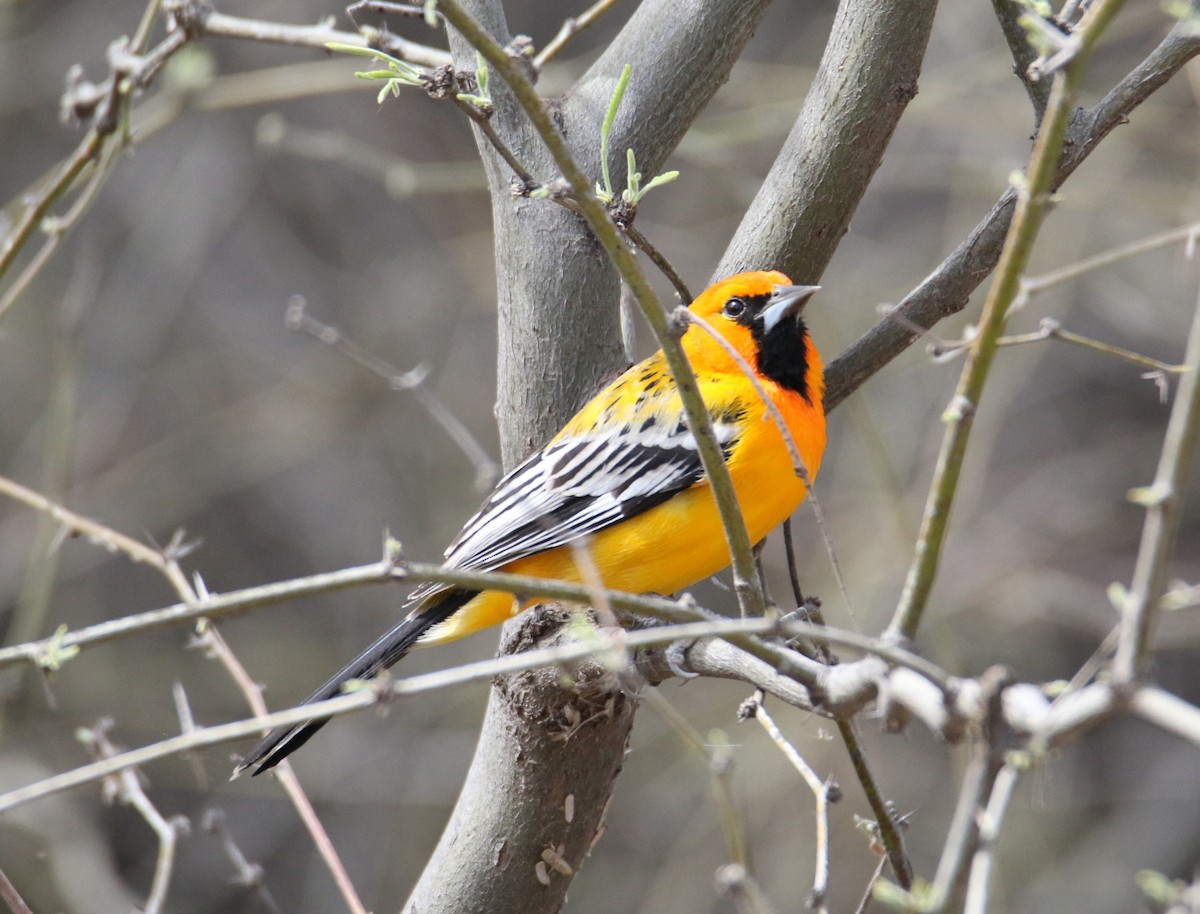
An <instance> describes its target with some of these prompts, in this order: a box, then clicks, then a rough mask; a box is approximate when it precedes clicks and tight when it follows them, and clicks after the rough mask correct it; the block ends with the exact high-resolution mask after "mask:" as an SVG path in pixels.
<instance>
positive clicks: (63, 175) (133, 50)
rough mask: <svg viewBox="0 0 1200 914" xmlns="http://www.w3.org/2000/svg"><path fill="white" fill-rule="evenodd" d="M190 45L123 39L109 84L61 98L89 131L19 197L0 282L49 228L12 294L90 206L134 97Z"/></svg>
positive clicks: (79, 87)
mask: <svg viewBox="0 0 1200 914" xmlns="http://www.w3.org/2000/svg"><path fill="white" fill-rule="evenodd" d="M158 2H159V0H150V4H149V6H148V7H147V12H146V15H144V16H143V19H142V26H143V27H142V28H139V32H138V40H139V41H142V40H144V37H145V34H146V28H145V23H146V18H147V16H148V15H149V14H150V12H151V11H152V10H154V9H157V6H158ZM188 41H189V37H188V35H187V34H186V33H185V31H184V30H183V29H181V28H174V29H171V30H170V31H168V33H167V35H166V36H165V37H164V38H163V40H162V41H161V42H159V43H158V44H157V45H156V46H155V47H154V48H152V49H151V50H150V51H148V52H146V53H145V54H141V53H139V51H140V49H141V45H140V44H134V43H131V42H129V41H127V40H126V39H120V40H118V41H116V42H113V44H112V45H110V46H109V51H108V59H109V69H110V71H111V72H110V74H109V76H108V79H106V80H105V81H104V83H102V84H101V85H99V86H92V85H90V84H82V83H80V82H79V81H78V80H76V83H75V85H73V86H72V87H71V88H70V89H69V90H68V93H67V98H66V99H64V102H63V105H64V108H65V109H66V110H67V111H68V112H69V113H70V116H71V117H74V118H80V119H83V118H91V120H92V126H91V128H90V129H89V130H88V132H87V135H86V136H85V137H84V138H83V140H82V141H81V142H80V144H79V145H78V146H77V147H76V149H75V152H74V153H72V155H71V156H70V158H68V159H67V160H66V161H65V162H64V163H63V164H62V165H61V166H60V167H59V168H58V170H57V172H55V174H54V175H53V176H52V177H51V178H49V179H48V180H47V181H45V182H44V183H43V184H41V185H40V186H38V187H37V188H36V189H31V190H29V191H27V192H26V193H25V194H23V195H22V198H21V199H22V203H23V205H24V208H23V210H22V212H21V215H20V217H19V218H18V219H17V221H16V224H15V225H14V226H13V228H12V230H11V231H9V232H8V233H7V234H6V235H5V237H4V240H3V242H2V243H0V279H3V278H4V276H5V275H6V274H7V273H8V270H9V269H10V267H11V266H12V265H13V263H14V262H15V261H16V258H17V256H18V255H19V254H20V253H21V251H22V250H23V249H24V247H25V245H26V244H27V243H28V242H29V240H30V239H31V238H32V237H33V234H34V233H35V232H37V231H39V230H43V229H44V228H45V227H47V226H48V227H49V228H50V229H51V232H50V237H49V238H48V239H47V242H46V246H45V247H44V248H43V250H42V251H41V252H39V255H38V256H35V258H34V260H33V261H32V262H31V264H30V267H29V268H27V269H26V270H25V271H24V273H23V274H22V275H21V276H20V277H18V279H17V281H16V282H15V283H14V288H15V289H16V292H19V291H20V290H21V289H23V288H24V287H25V286H26V285H27V284H28V283H29V281H30V280H31V279H32V276H33V274H34V272H36V269H40V268H41V267H42V265H44V264H45V263H46V262H47V261H48V260H49V257H50V254H51V253H53V251H54V250H55V248H57V246H58V242H59V239H60V238H61V234H62V232H64V231H66V229H67V228H69V227H70V226H72V225H74V223H75V222H77V221H78V219H79V217H80V216H81V215H82V213H83V212H84V211H85V210H86V209H87V207H88V205H89V204H90V203H91V201H92V200H93V199H94V198H95V195H96V192H97V191H98V189H99V187H100V186H101V184H102V183H103V180H104V178H105V177H107V174H108V172H109V169H108V168H107V167H106V166H105V162H106V161H111V157H112V153H111V151H110V142H111V141H112V140H113V138H114V136H116V139H117V145H118V146H122V145H124V144H125V143H126V142H127V141H128V136H127V132H126V131H125V129H124V128H125V127H126V125H127V120H128V112H129V104H130V100H131V99H132V98H133V96H134V94H135V93H136V92H137V91H138V90H140V89H143V88H145V86H146V85H148V84H149V83H150V82H152V81H153V79H154V78H155V77H156V76H157V75H158V73H159V72H160V71H161V70H162V68H163V66H164V65H165V64H166V62H167V60H169V59H170V57H171V56H172V55H174V54H175V53H177V52H178V51H179V50H181V49H182V48H183V47H184V46H185V45H186V44H187V43H188ZM93 166H94V167H95V173H96V176H95V179H94V180H93V181H91V182H89V184H88V186H87V187H86V188H85V190H84V192H83V193H82V194H81V195H80V197H79V199H78V200H77V201H76V203H75V204H74V206H73V207H72V208H71V211H70V212H69V213H68V214H67V215H66V216H64V217H63V219H61V220H58V226H59V227H58V228H57V229H56V228H55V226H56V221H55V220H52V219H49V214H50V210H51V209H52V208H53V207H54V205H55V204H56V203H57V202H58V201H59V200H60V199H62V197H63V195H64V194H66V193H67V192H68V191H69V190H70V189H71V188H72V187H73V186H74V185H75V183H76V181H77V180H78V179H79V178H81V177H82V176H83V174H84V172H85V171H86V170H87V169H88V168H89V167H93ZM15 299H16V293H14V292H13V291H12V290H10V291H9V292H8V293H7V294H6V295H5V296H4V298H3V300H2V301H0V306H2V307H0V316H2V315H3V313H4V310H6V309H7V308H9V307H11V305H12V303H13V302H14V301H15Z"/></svg>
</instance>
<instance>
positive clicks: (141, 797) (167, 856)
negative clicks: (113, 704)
mask: <svg viewBox="0 0 1200 914" xmlns="http://www.w3.org/2000/svg"><path fill="white" fill-rule="evenodd" d="M112 725H113V724H112V721H111V720H106V721H101V722H100V723H99V724H97V725H96V726H95V727H90V728H86V727H83V728H80V729H79V731H78V734H77V735H78V737H79V740H80V742H82V743H83V744H84V745H85V746H87V747H88V748H89V749H91V751H92V753H93V754H94V755H95V756H96V758H97V759H98V761H99V762H101V763H102V762H104V761H109V760H112V759H114V758H119V757H120V753H118V751H117V748H116V747H115V746H114V745H113V744H112V741H111V740H109V738H108V731H109V730H110V729H111V728H112ZM104 794H105V798H106V799H108V800H110V801H111V800H113V799H117V800H120V801H121V802H122V803H125V804H126V805H128V806H132V807H133V808H134V809H135V810H137V813H138V815H140V816H141V817H142V818H143V819H145V820H146V824H147V825H149V826H150V827H151V828H152V829H153V830H154V834H155V835H156V836H157V837H158V857H157V859H156V861H155V864H154V879H153V881H152V882H151V884H150V894H149V896H148V897H147V898H146V904H145V906H144V907H143V908H142V910H143V911H145V912H146V914H160V912H161V911H162V910H163V905H164V904H165V903H166V900H167V890H168V889H169V888H170V886H171V873H172V871H173V869H174V866H175V846H176V844H177V843H178V840H179V834H180V831H181V830H186V829H188V828H189V827H190V826H189V824H188V821H187V819H185V818H183V817H182V816H180V817H176V818H172V819H170V820H168V819H167V818H166V817H165V816H163V814H162V813H160V812H159V811H158V809H157V808H156V807H155V806H154V804H153V803H152V802H151V801H150V798H149V797H148V796H146V791H145V790H144V789H143V788H142V783H141V780H140V779H139V778H138V772H137V770H136V769H135V768H132V767H123V768H117V769H114V770H113V771H112V773H111V774H109V775H108V776H107V777H106V778H105V786H104Z"/></svg>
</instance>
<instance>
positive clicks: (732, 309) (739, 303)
mask: <svg viewBox="0 0 1200 914" xmlns="http://www.w3.org/2000/svg"><path fill="white" fill-rule="evenodd" d="M745 310H746V302H745V301H743V300H742V299H740V298H731V299H729V301H727V302H725V315H726V316H727V317H741V316H742V314H743V313H744V312H745Z"/></svg>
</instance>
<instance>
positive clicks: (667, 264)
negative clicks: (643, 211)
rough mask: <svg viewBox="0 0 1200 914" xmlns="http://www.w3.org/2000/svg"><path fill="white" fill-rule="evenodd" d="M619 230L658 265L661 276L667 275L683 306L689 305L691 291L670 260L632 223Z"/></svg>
mask: <svg viewBox="0 0 1200 914" xmlns="http://www.w3.org/2000/svg"><path fill="white" fill-rule="evenodd" d="M621 231H623V232H624V233H625V236H626V237H627V238H628V239H629V240H630V241H632V242H633V243H634V244H635V245H636V246H637V248H638V250H639V251H641V252H642V253H643V254H645V255H646V256H647V257H649V258H650V262H651V263H652V264H654V265H655V266H656V267H658V269H659V270H660V271H661V272H662V274H663V276H665V277H667V279H668V281H670V283H671V285H673V286H674V287H675V294H677V295H678V296H679V301H680V302H682V303H683V305H685V306H687V305H690V304H691V303H692V293H691V291H689V289H688V287H687V284H686V283H685V282H684V281H683V278H682V277H681V276H680V275H679V274H678V273H677V272H675V268H674V267H673V266H671V261H669V260H667V258H666V257H665V256H664V255H663V253H662V252H661V251H660V250H659V249H658V248H656V247H655V246H654V245H653V244H652V243H651V241H650V239H649V238H647V237H646V236H645V235H644V234H643V233H642V230H641V229H639V228H638V227H637V226H635V225H634V224H633V223H628V224H626V225H623V226H621Z"/></svg>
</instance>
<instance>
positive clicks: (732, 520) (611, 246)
mask: <svg viewBox="0 0 1200 914" xmlns="http://www.w3.org/2000/svg"><path fill="white" fill-rule="evenodd" d="M438 8H439V9H440V10H441V12H442V15H444V16H445V17H446V21H447V22H449V23H450V24H451V25H452V26H453V27H454V28H456V29H457V30H458V31H459V32H460V33H461V34H462V36H463V37H464V38H465V39H466V40H467V42H468V43H469V44H470V45H471V46H472V47H474V48H475V49H476V50H477V51H479V53H480V54H482V55H483V57H484V59H486V60H487V62H488V63H489V64H490V65H491V66H492V67H493V68H494V69H495V71H496V72H497V73H499V74H500V76H501V78H503V80H504V81H505V83H507V84H508V87H509V89H510V90H511V92H512V94H513V97H514V98H515V99H516V100H517V102H518V104H520V106H521V108H522V109H523V110H524V112H525V114H526V116H527V117H528V118H529V121H530V124H531V125H532V126H533V128H534V129H535V130H536V131H537V133H538V135H539V136H540V137H541V139H542V142H543V143H545V145H546V148H547V150H548V151H549V152H550V155H551V156H552V157H553V159H554V162H555V164H556V165H557V166H558V168H559V170H560V171H561V172H562V174H563V177H564V178H565V179H566V181H567V183H568V184H569V185H570V187H571V191H572V194H573V196H574V198H575V204H576V205H577V206H578V207H579V209H580V212H581V214H582V215H583V217H584V218H585V219H586V220H587V223H588V225H589V226H590V227H591V229H592V232H593V234H594V235H595V236H596V239H597V240H598V241H599V242H600V245H601V246H602V247H603V248H604V250H605V252H606V253H607V254H608V256H609V258H610V259H611V260H612V262H613V266H614V267H616V269H617V271H618V272H619V273H620V274H621V278H622V279H623V280H624V281H625V282H626V283H627V284H628V286H629V289H630V291H631V292H632V293H633V296H634V297H635V298H636V299H637V301H638V304H639V305H640V306H641V308H642V312H643V313H644V314H645V316H646V320H647V322H648V323H649V324H650V327H651V329H652V330H653V331H654V335H655V337H656V338H657V340H658V343H659V345H660V346H661V347H662V350H663V355H664V356H665V357H666V360H667V365H668V367H669V368H670V370H671V376H672V377H673V378H674V380H675V384H676V387H677V388H678V389H679V392H680V397H681V398H682V401H683V406H684V412H685V414H686V416H687V421H688V426H689V427H690V428H691V430H692V434H693V436H694V437H695V439H696V448H697V451H698V452H699V454H700V458H701V461H702V462H703V464H704V471H705V474H706V475H707V477H708V482H709V486H710V487H711V489H712V492H713V498H714V500H715V501H716V504H717V508H718V510H719V512H720V515H721V524H722V527H723V528H724V530H725V538H726V540H727V542H728V544H729V552H730V557H731V560H732V564H733V579H734V589H735V591H736V592H737V595H738V603H739V605H740V607H741V609H742V613H743V615H748V616H760V615H762V614H763V612H764V611H765V608H766V601H765V599H764V597H763V591H762V584H761V582H760V581H759V580H758V575H757V573H756V571H755V564H754V555H753V552H752V549H751V546H752V544H751V542H750V537H749V534H747V532H746V524H745V521H744V520H743V518H742V516H741V512H740V510H739V509H738V503H737V496H736V493H735V492H734V489H733V482H732V480H731V479H730V478H729V468H728V467H727V466H726V465H725V461H724V457H723V454H722V452H721V447H720V445H719V444H718V443H717V439H716V436H715V434H714V433H713V429H712V421H711V418H710V416H709V415H708V410H707V408H706V407H705V404H704V400H703V398H702V397H701V396H700V392H699V389H698V388H697V386H696V376H695V373H694V372H693V371H692V366H691V364H690V363H689V362H688V360H687V357H686V356H685V355H684V353H683V349H682V348H681V347H680V345H679V339H678V332H677V331H678V328H673V327H672V326H671V322H670V321H669V320H668V319H667V315H666V313H665V312H664V311H663V309H662V306H661V305H660V304H659V302H658V299H657V297H656V296H655V294H654V290H653V289H652V288H651V287H650V285H649V283H648V282H647V281H646V277H645V276H644V275H643V273H642V271H641V269H640V267H639V266H638V264H637V260H636V259H635V258H634V256H633V252H632V251H630V250H629V248H628V247H627V246H626V244H625V243H624V241H623V240H622V238H621V236H620V233H619V231H618V230H617V228H616V226H615V225H614V224H613V223H612V221H611V220H610V219H609V217H608V214H607V212H606V211H605V209H604V206H603V204H601V202H600V201H599V200H597V199H596V198H595V196H594V195H593V194H592V187H591V181H590V180H589V179H588V177H587V176H586V175H585V174H584V173H583V171H582V170H580V168H579V166H578V165H577V164H576V163H575V160H574V158H573V157H572V156H571V153H570V151H569V150H568V149H567V145H566V141H565V140H564V139H563V137H562V134H561V133H560V132H559V130H558V128H557V127H556V126H555V124H554V122H553V120H552V119H551V117H550V114H549V112H548V111H547V110H546V107H545V105H544V104H543V103H542V99H541V98H540V97H539V96H538V94H537V92H536V91H535V90H534V88H533V85H532V84H531V83H530V82H529V80H528V79H527V78H526V76H525V73H524V72H523V71H522V69H521V68H520V67H519V66H518V65H517V64H516V63H515V62H514V61H513V60H512V59H511V58H510V57H509V56H508V54H507V53H506V52H505V50H504V48H502V47H500V45H499V44H497V43H496V41H495V40H494V39H493V38H492V37H491V36H490V35H488V34H487V32H485V31H484V30H483V28H482V27H481V26H480V25H479V23H478V22H476V21H475V20H474V19H473V18H472V17H471V16H470V15H469V14H468V13H467V12H466V11H465V10H464V9H463V7H462V6H461V5H460V3H459V2H458V0H443V2H440V3H439V4H438Z"/></svg>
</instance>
